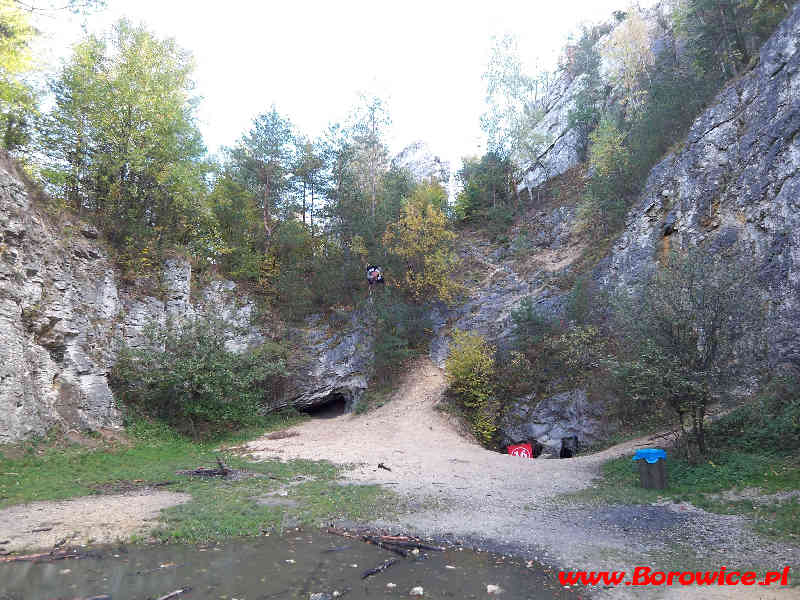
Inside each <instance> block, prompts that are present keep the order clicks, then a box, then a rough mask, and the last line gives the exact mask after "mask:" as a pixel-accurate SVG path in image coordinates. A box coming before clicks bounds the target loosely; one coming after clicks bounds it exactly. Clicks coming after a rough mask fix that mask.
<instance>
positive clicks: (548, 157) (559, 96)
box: [518, 73, 587, 193]
mask: <svg viewBox="0 0 800 600" xmlns="http://www.w3.org/2000/svg"><path fill="white" fill-rule="evenodd" d="M586 85H587V79H586V77H585V76H580V77H575V78H572V77H570V76H569V74H568V73H562V74H561V77H560V78H559V80H558V81H557V82H556V85H555V86H554V88H555V92H554V94H553V96H554V98H555V100H554V102H553V103H552V104H551V105H550V107H549V108H548V110H547V111H546V112H545V113H544V115H543V116H542V118H541V120H540V121H539V122H538V123H537V124H536V127H534V129H533V137H534V138H535V139H540V140H544V142H543V143H542V148H541V152H540V154H539V155H538V157H537V158H536V160H535V162H534V163H533V164H531V165H528V167H527V169H526V172H525V176H524V178H523V180H522V182H521V183H520V184H519V186H518V191H520V192H522V191H525V190H528V192H529V193H532V190H534V189H536V188H537V187H539V186H540V185H541V184H543V183H544V182H545V181H547V180H548V179H551V178H553V177H557V176H558V175H561V174H562V173H566V172H567V171H568V170H569V169H571V168H572V167H574V166H576V165H577V164H578V163H580V161H581V159H582V156H583V152H584V149H585V147H586V143H587V139H586V136H585V134H582V133H581V132H580V131H579V130H578V129H577V128H575V127H571V126H570V122H569V115H570V113H571V112H573V111H574V110H575V106H576V100H577V98H578V94H579V93H580V92H581V91H582V90H584V89H585V87H586Z"/></svg>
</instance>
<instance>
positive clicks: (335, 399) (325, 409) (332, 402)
mask: <svg viewBox="0 0 800 600" xmlns="http://www.w3.org/2000/svg"><path fill="white" fill-rule="evenodd" d="M347 406H348V403H347V397H346V396H345V395H344V394H342V393H340V392H333V393H332V394H328V395H327V396H326V397H325V398H323V399H322V401H321V402H320V403H318V404H315V405H314V406H309V407H308V408H305V409H303V412H304V413H305V414H307V415H309V416H310V417H312V418H314V419H333V418H334V417H340V416H341V415H343V414H345V413H346V412H347Z"/></svg>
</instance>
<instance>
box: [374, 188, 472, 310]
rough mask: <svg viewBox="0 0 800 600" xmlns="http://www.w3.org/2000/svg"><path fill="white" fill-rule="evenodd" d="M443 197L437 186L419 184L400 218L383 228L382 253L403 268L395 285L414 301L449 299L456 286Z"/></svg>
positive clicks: (454, 259) (453, 256) (454, 262)
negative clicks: (383, 249) (400, 277)
mask: <svg viewBox="0 0 800 600" xmlns="http://www.w3.org/2000/svg"><path fill="white" fill-rule="evenodd" d="M445 197H446V194H445V192H444V190H443V189H442V188H441V186H439V184H437V183H430V184H423V185H421V186H419V187H417V189H416V190H415V191H414V193H413V194H412V196H411V198H409V199H408V201H407V202H406V204H405V206H404V207H403V213H402V216H401V217H400V219H399V220H398V221H396V222H394V223H391V224H390V225H389V226H388V227H387V228H386V233H385V234H384V236H383V243H384V245H385V247H386V250H387V251H388V252H389V253H390V254H392V255H394V256H395V257H397V259H398V260H399V261H400V263H401V264H402V265H403V266H404V271H405V272H404V276H403V278H402V280H401V281H399V282H398V283H399V284H400V286H401V287H402V288H403V289H404V290H405V291H406V292H407V293H408V294H409V295H410V296H411V297H412V298H414V300H416V301H418V302H419V301H422V300H444V301H446V302H448V301H450V300H453V299H454V298H455V296H456V293H457V291H458V286H457V284H456V283H455V281H454V280H453V270H454V268H455V265H456V256H455V253H454V252H453V240H454V239H455V237H456V236H455V234H454V233H453V232H452V231H450V230H449V229H448V226H447V225H448V224H447V217H446V216H445V214H444V213H443V212H442V209H441V205H442V203H443V198H445Z"/></svg>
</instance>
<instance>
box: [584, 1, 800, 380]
mask: <svg viewBox="0 0 800 600" xmlns="http://www.w3.org/2000/svg"><path fill="white" fill-rule="evenodd" d="M798 206H800V6H795V8H794V10H793V11H792V13H791V15H790V16H789V17H788V18H787V19H786V20H785V21H784V22H783V23H782V24H781V25H780V27H779V28H778V29H777V31H776V32H775V33H774V34H773V36H772V37H771V38H770V39H769V40H768V41H767V43H766V44H765V45H764V46H763V48H762V49H761V54H760V61H759V64H758V66H757V67H756V68H755V69H753V70H752V71H751V72H749V73H747V74H746V75H744V76H743V77H741V78H740V79H738V80H736V81H733V82H732V83H730V84H729V85H728V86H727V87H726V88H725V89H724V90H723V91H722V92H721V93H720V94H719V96H718V97H717V98H716V100H715V101H714V102H713V104H712V105H711V106H710V107H709V108H708V110H706V111H705V112H704V113H703V114H702V115H700V117H698V118H697V120H696V121H695V122H694V124H693V125H692V127H691V130H690V131H689V135H688V136H687V139H686V142H685V144H684V145H683V147H682V148H680V149H679V150H678V151H676V152H673V153H672V154H670V155H668V156H667V157H665V158H664V159H663V160H662V161H661V162H660V163H659V164H658V165H656V167H655V168H654V169H653V170H652V172H651V173H650V176H649V178H648V181H647V185H646V188H645V191H644V193H643V194H642V195H641V198H640V200H639V202H638V203H637V205H636V206H635V207H634V208H633V209H632V210H631V212H630V214H629V216H628V220H627V226H626V229H625V232H624V234H623V235H622V236H621V238H620V239H619V241H618V243H617V244H616V245H615V246H614V249H613V252H612V255H611V257H610V259H609V260H608V262H607V264H606V265H604V266H603V267H602V268H601V269H599V270H598V271H597V273H596V274H597V276H598V278H600V279H601V280H603V281H604V282H606V283H607V284H609V285H611V286H614V287H618V286H631V285H634V286H635V285H637V284H638V283H640V282H641V281H643V279H644V278H645V277H647V275H648V273H650V272H651V271H652V269H653V268H654V265H655V264H656V260H657V259H658V256H659V255H660V254H662V253H664V252H666V251H668V250H669V249H670V247H676V248H678V247H686V246H700V247H702V248H705V249H706V250H707V251H708V252H712V253H715V254H720V255H724V256H726V257H727V259H728V260H730V264H731V268H737V267H736V266H735V264H736V261H737V260H739V259H747V260H750V259H751V258H752V260H754V261H755V263H756V268H757V271H758V273H759V279H760V287H761V289H762V291H763V294H764V298H765V301H767V302H766V304H767V306H769V308H770V315H769V319H768V322H767V323H768V324H767V333H768V336H769V342H770V348H771V351H772V354H773V359H774V360H775V361H778V362H780V361H788V362H791V363H794V364H795V365H800V262H799V261H800V212H799V211H798Z"/></svg>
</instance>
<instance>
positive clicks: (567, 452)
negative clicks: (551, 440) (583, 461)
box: [558, 436, 580, 458]
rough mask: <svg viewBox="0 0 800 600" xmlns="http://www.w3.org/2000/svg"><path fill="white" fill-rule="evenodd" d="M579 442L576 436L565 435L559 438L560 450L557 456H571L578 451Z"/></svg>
mask: <svg viewBox="0 0 800 600" xmlns="http://www.w3.org/2000/svg"><path fill="white" fill-rule="evenodd" d="M579 449H580V444H579V442H578V437H577V436H571V437H565V438H562V439H561V452H559V454H558V458H572V457H573V456H575V455H576V454H577V453H578V450H579Z"/></svg>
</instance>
